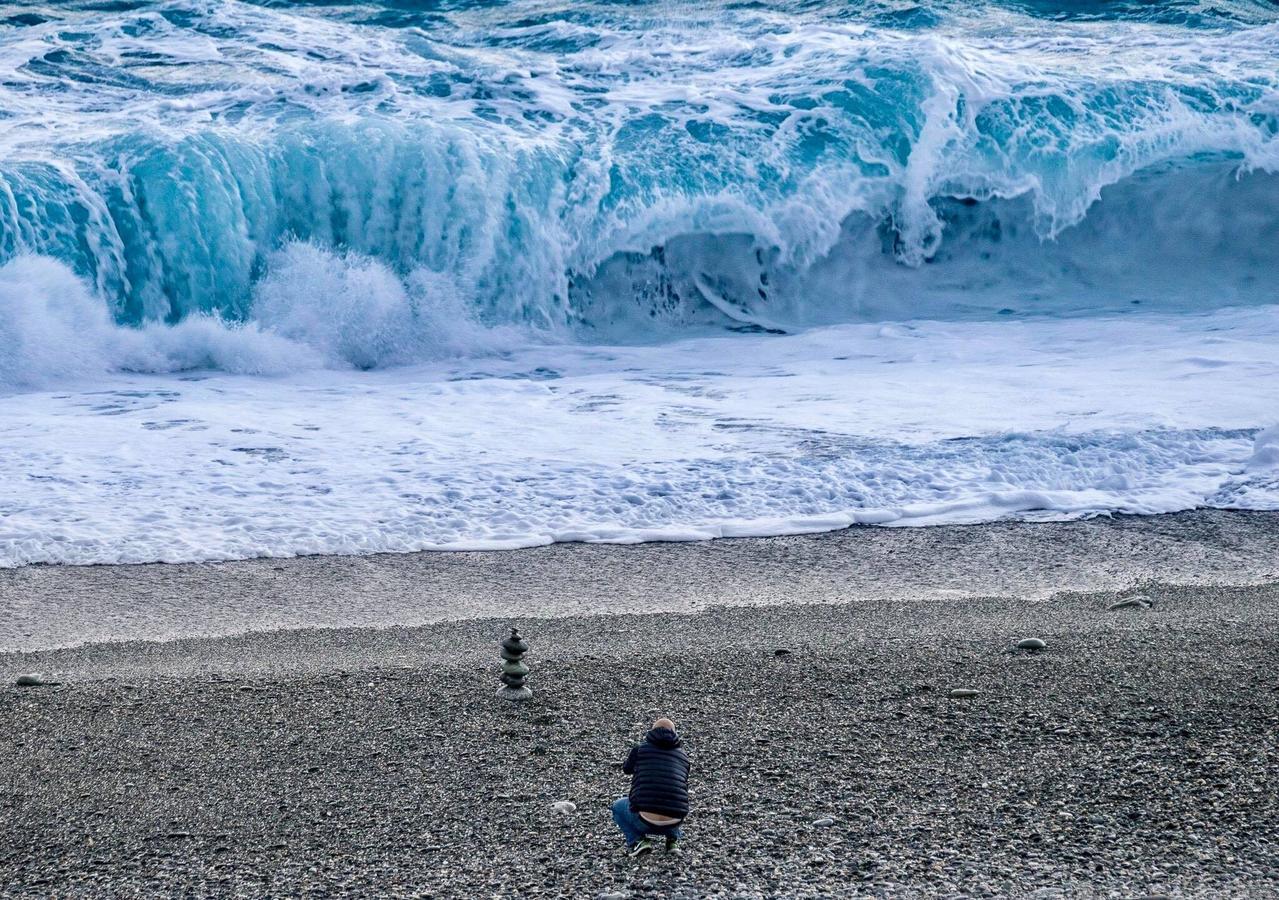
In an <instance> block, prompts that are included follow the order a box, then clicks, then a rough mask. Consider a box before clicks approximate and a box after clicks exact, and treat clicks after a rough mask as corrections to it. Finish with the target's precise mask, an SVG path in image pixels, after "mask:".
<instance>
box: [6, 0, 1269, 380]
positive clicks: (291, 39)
mask: <svg viewBox="0 0 1279 900" xmlns="http://www.w3.org/2000/svg"><path fill="white" fill-rule="evenodd" d="M1245 7H1246V9H1245ZM842 9H843V8H842V7H840V10H842ZM921 9H924V8H921ZM868 10H869V11H868V12H866V13H865V15H863V16H861V17H860V18H857V17H850V15H849V14H847V12H846V11H843V12H840V11H839V10H835V9H834V8H833V7H832V9H831V10H826V11H822V10H820V9H819V10H818V11H816V12H814V11H813V8H812V7H811V6H806V7H805V8H804V10H803V11H798V10H791V9H787V8H785V7H769V6H758V7H752V8H751V9H745V10H743V9H736V8H732V7H728V6H716V5H709V6H705V7H704V8H701V9H700V10H684V11H682V12H672V11H671V10H670V9H669V8H667V7H665V6H664V7H663V10H661V11H659V10H657V9H656V8H655V7H648V6H640V7H637V8H635V9H631V10H628V11H623V12H618V11H617V10H613V9H609V8H600V9H591V10H590V11H589V12H588V13H583V14H582V15H580V16H576V17H569V18H564V17H561V16H558V15H557V14H553V13H552V12H548V11H543V13H541V14H538V15H532V14H530V15H529V16H528V17H526V18H525V19H521V20H519V21H518V22H517V24H506V25H504V26H503V27H497V24H496V21H495V20H494V19H492V18H491V14H490V13H488V12H486V11H485V9H484V8H483V7H482V6H480V7H470V6H468V5H466V4H463V5H461V6H459V7H458V8H457V9H456V10H454V11H452V12H451V13H449V14H447V15H446V14H443V13H440V14H437V15H433V16H431V17H426V16H425V14H422V16H420V17H418V18H416V19H415V18H413V16H411V15H408V14H405V16H404V17H403V18H394V17H392V18H383V19H379V20H378V21H377V22H375V23H370V22H369V21H364V20H361V19H360V18H359V16H358V15H356V14H355V13H352V14H351V15H350V16H347V17H346V18H341V17H339V18H324V19H321V18H319V17H316V16H309V15H307V14H305V13H304V12H298V11H296V10H291V9H287V8H286V9H275V8H270V7H269V6H267V7H263V6H257V5H251V4H245V3H224V4H208V3H200V2H177V3H162V4H160V3H157V4H140V5H138V6H137V7H136V8H134V9H133V10H132V11H131V12H127V13H120V14H114V15H112V16H106V15H103V14H101V13H95V12H94V11H92V10H87V11H75V10H74V9H72V10H71V11H68V12H66V13H64V15H65V18H61V19H60V18H57V17H43V16H34V17H29V19H27V20H24V22H23V23H21V24H18V25H12V24H11V25H10V26H9V27H8V28H7V30H6V31H5V32H4V33H3V34H2V35H0V63H2V64H3V66H4V68H5V70H6V72H7V73H8V75H7V78H6V82H5V86H4V87H3V88H0V97H3V99H4V101H5V102H4V106H5V108H6V109H9V110H12V111H13V119H12V121H11V123H10V124H11V126H12V127H9V128H8V129H7V130H6V134H5V136H4V138H3V140H2V142H3V149H4V150H5V153H4V157H3V162H0V260H8V262H7V264H5V266H4V268H3V270H0V273H2V274H0V282H2V287H0V290H2V291H3V298H0V304H2V305H0V346H2V347H4V348H5V349H4V351H3V352H4V356H3V357H2V358H0V359H2V361H0V379H3V381H4V382H5V383H8V384H15V383H19V384H20V383H38V382H42V381H47V380H50V379H54V380H56V378H57V377H58V375H59V373H66V374H75V373H76V372H77V371H82V370H84V369H86V368H87V369H91V370H95V371H97V370H100V369H113V368H116V369H135V370H137V369H140V370H146V371H155V370H159V371H170V370H174V369H182V368H188V367H200V366H205V365H211V366H215V367H218V368H223V369H227V370H229V371H236V372H274V371H288V370H292V369H294V368H297V367H309V366H317V365H322V366H332V365H343V366H345V365H350V366H356V367H361V368H368V367H378V366H385V365H395V364H400V363H405V362H412V361H417V360H422V359H431V358H438V357H439V356H441V355H456V354H462V355H465V354H468V353H483V352H489V351H491V350H492V349H494V347H500V346H505V345H506V343H508V342H509V341H511V340H514V339H515V338H514V337H513V335H515V334H517V333H519V334H523V335H525V336H526V337H537V338H550V339H556V340H585V341H596V340H606V341H609V342H623V343H625V342H636V341H640V342H644V341H651V340H655V339H661V338H663V337H665V336H670V335H684V334H687V333H689V332H690V330H696V329H704V328H732V329H737V330H748V331H750V330H756V331H758V330H779V331H787V330H791V329H794V328H802V327H805V326H808V325H813V324H826V323H833V322H843V321H854V320H878V319H891V320H901V319H912V318H924V317H927V318H952V317H972V316H988V315H1005V316H1006V315H1026V314H1050V315H1077V314H1090V313H1096V312H1114V311H1117V310H1124V309H1131V308H1133V307H1134V306H1138V307H1140V308H1142V309H1158V310H1163V311H1186V310H1200V309H1207V308H1213V307H1221V306H1228V305H1247V304H1259V303H1275V302H1279V286H1277V285H1276V282H1275V280H1274V279H1273V277H1270V275H1269V274H1268V273H1272V272H1274V271H1276V270H1277V269H1279V75H1276V73H1275V69H1274V66H1273V60H1274V58H1275V54H1276V52H1277V51H1279V25H1276V24H1275V22H1274V21H1273V20H1272V19H1273V17H1269V18H1268V17H1267V15H1265V14H1263V12H1264V10H1263V9H1262V8H1261V7H1253V6H1250V5H1247V4H1244V5H1237V8H1236V7H1231V9H1230V10H1229V12H1230V14H1229V15H1226V14H1224V13H1223V14H1222V15H1221V17H1220V18H1218V19H1214V20H1213V21H1212V22H1211V23H1198V22H1192V23H1189V24H1187V23H1186V22H1182V21H1180V20H1178V24H1171V23H1170V22H1168V21H1163V20H1155V21H1150V20H1140V21H1134V20H1130V19H1125V18H1124V17H1123V16H1122V15H1120V16H1118V17H1117V18H1115V19H1113V20H1110V21H1106V22H1098V21H1093V20H1092V18H1097V17H1092V18H1090V17H1089V16H1082V15H1081V16H1076V17H1071V18H1069V19H1068V20H1064V21H1046V20H1045V19H1043V18H1042V17H1041V16H1040V15H1038V14H1037V13H1038V12H1039V11H1037V10H1035V9H1031V8H1028V7H1026V6H1024V5H1020V6H1018V5H1014V6H1001V5H998V4H973V5H968V6H964V5H956V4H937V5H935V6H932V7H927V10H928V12H927V14H923V13H921V14H920V15H917V16H914V17H909V16H889V15H887V13H886V12H885V10H884V9H881V8H880V7H878V6H873V5H872V6H871V7H868ZM1245 13H1246V14H1245ZM1099 16H1100V14H1099ZM68 23H73V24H74V25H75V26H76V28H75V30H69V29H68V27H67V26H68ZM1196 25H1201V26H1202V27H1192V26H1196ZM370 73H375V74H373V75H370ZM46 121H49V122H53V123H54V124H55V128H54V129H53V130H52V131H50V130H49V129H48V128H47V127H46V126H45V125H44V124H42V123H44V122H46ZM67 134H74V135H76V138H75V139H74V140H71V139H56V136H57V135H67ZM51 135H52V136H54V137H55V139H53V140H51V139H50V138H51ZM495 329H496V331H495ZM503 329H505V330H503ZM58 348H62V349H58ZM62 354H65V356H64V355H62Z"/></svg>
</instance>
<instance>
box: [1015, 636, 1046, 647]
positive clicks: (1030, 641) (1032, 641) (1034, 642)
mask: <svg viewBox="0 0 1279 900" xmlns="http://www.w3.org/2000/svg"><path fill="white" fill-rule="evenodd" d="M1047 646H1048V645H1047V644H1045V643H1044V642H1043V641H1041V640H1040V639H1039V638H1022V639H1021V640H1020V641H1018V642H1017V649H1018V650H1042V649H1044V648H1045V647H1047Z"/></svg>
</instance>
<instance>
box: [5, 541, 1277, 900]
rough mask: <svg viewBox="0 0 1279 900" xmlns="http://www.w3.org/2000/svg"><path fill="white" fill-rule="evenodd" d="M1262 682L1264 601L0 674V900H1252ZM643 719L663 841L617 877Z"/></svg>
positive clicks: (971, 602)
mask: <svg viewBox="0 0 1279 900" xmlns="http://www.w3.org/2000/svg"><path fill="white" fill-rule="evenodd" d="M1150 521H1151V523H1152V527H1158V528H1167V527H1170V526H1169V523H1167V522H1166V521H1165V522H1160V521H1159V520H1150ZM1190 521H1192V522H1193V517H1192V518H1191V520H1190ZM1267 521H1273V520H1272V519H1267V517H1265V516H1261V517H1251V518H1250V519H1249V521H1248V527H1249V528H1253V529H1256V528H1259V527H1262V525H1263V524H1264V523H1265V522H1267ZM1218 525H1220V523H1218ZM1043 527H1049V526H1043ZM1125 527H1126V526H1125ZM1172 527H1175V528H1182V527H1189V526H1185V525H1175V526H1172ZM921 533H925V532H917V533H915V534H916V535H918V534H921ZM967 533H968V534H970V535H972V538H971V539H972V540H977V539H978V538H979V537H980V534H979V529H974V530H972V531H969V532H967ZM1065 533H1069V532H1065ZM1214 533H1215V534H1216V535H1217V537H1216V538H1215V540H1217V541H1218V543H1221V544H1222V545H1223V546H1227V545H1229V544H1230V543H1231V541H1230V540H1229V538H1228V535H1229V533H1230V527H1229V526H1227V527H1225V528H1224V529H1223V528H1221V527H1218V528H1216V529H1215V530H1214ZM879 536H880V535H879V534H876V535H875V538H876V539H878V538H879ZM937 538H938V539H939V540H940V539H942V536H941V535H937ZM790 540H794V541H799V542H804V541H809V542H818V545H819V546H822V547H825V548H826V550H827V551H828V552H834V551H835V550H836V549H840V548H842V549H843V550H844V551H848V550H849V548H850V547H855V546H856V543H855V542H856V540H857V537H856V535H853V536H852V537H846V538H844V539H842V540H843V541H844V543H840V542H839V540H838V539H832V538H830V537H812V538H797V539H790ZM849 541H852V542H853V543H848V542H849ZM822 542H824V543H822ZM1067 544H1068V541H1065V542H1063V547H1065V546H1066V545H1067ZM739 546H742V547H748V546H749V542H743V543H742V544H741V545H739ZM628 552H635V553H637V556H636V557H635V558H643V557H644V556H645V554H646V553H650V552H651V551H648V550H646V548H634V549H633V550H632V551H628ZM814 552H815V551H814ZM1063 552H1066V551H1063ZM1202 552H1203V545H1202V544H1201V545H1199V549H1198V550H1196V551H1195V553H1197V554H1198V553H1202ZM747 555H748V556H749V554H747ZM1208 555H1209V556H1211V553H1209V554H1208ZM764 556H767V554H764ZM938 564H939V565H940V564H941V563H938ZM88 571H101V572H103V573H104V576H103V577H106V576H105V573H107V572H108V571H110V572H112V575H111V577H116V578H119V577H127V575H128V571H129V570H128V569H127V568H125V569H119V568H116V569H113V570H107V569H101V570H88ZM11 574H12V573H5V575H6V577H8V576H9V575H11ZM643 576H644V569H643V566H642V564H641V565H640V566H639V567H638V568H637V569H636V577H637V578H642V577H643ZM10 583H12V582H10ZM1125 601H1126V602H1125ZM512 624H517V625H518V626H519V627H520V628H521V630H522V633H523V634H524V635H525V637H526V639H527V641H528V643H529V645H530V647H531V649H530V652H529V655H528V657H527V659H526V661H527V662H528V664H529V666H530V669H531V674H530V676H529V680H528V684H529V686H530V687H532V688H533V690H534V697H533V699H532V700H531V701H529V702H527V703H522V704H512V703H508V702H505V701H499V700H498V698H496V696H495V694H494V692H495V689H496V687H497V685H498V682H497V678H496V676H497V671H498V656H497V644H498V641H499V640H501V638H502V637H503V636H504V635H505V633H506V630H507V628H508V627H509V626H510V625H512ZM1027 638H1032V639H1035V640H1037V641H1042V642H1043V648H1042V649H1019V648H1018V643H1019V642H1021V641H1023V640H1025V639H1027ZM1277 664H1279V583H1276V582H1275V581H1274V580H1266V579H1264V578H1263V579H1262V580H1261V581H1260V582H1259V583H1254V584H1246V585H1234V586H1229V585H1208V584H1192V585H1177V584H1173V583H1171V582H1168V581H1159V580H1149V579H1147V580H1142V581H1140V582H1139V583H1138V582H1136V581H1134V582H1133V583H1132V584H1130V585H1129V586H1128V587H1126V588H1120V589H1115V590H1098V591H1070V592H1061V593H1057V594H1052V595H1050V596H1047V597H1043V598H1040V599H1037V600H1033V601H1028V600H1026V599H1025V598H1024V597H1022V596H1019V595H1014V594H999V593H991V594H990V595H988V596H985V597H976V596H974V597H968V598H965V599H963V600H954V599H948V598H939V597H934V598H932V599H919V598H916V599H911V600H891V599H883V598H880V599H863V600H856V599H854V600H851V601H848V602H840V603H825V604H811V603H808V604H805V603H789V604H788V603H782V604H775V605H768V606H756V607H724V606H716V607H712V608H708V609H703V610H697V611H691V612H646V613H628V614H594V615H569V616H560V617H555V618H539V617H536V616H526V617H522V618H520V619H519V620H518V621H514V622H513V621H512V619H511V618H509V617H505V616H504V617H502V618H500V619H499V618H475V619H465V620H457V621H448V622H437V623H433V624H427V625H420V626H415V627H386V628H330V629H309V630H307V629H303V630H298V629H294V630H279V631H260V632H253V633H248V634H242V635H236V636H223V637H209V638H190V639H182V640H171V641H160V642H156V641H135V642H116V643H93V644H86V645H82V646H78V647H71V648H62V649H47V650H39V651H33V652H10V653H6V654H4V655H0V673H2V674H3V676H4V681H5V684H6V685H9V686H7V687H5V688H4V689H3V690H0V753H3V755H4V758H5V759H6V760H8V761H9V765H7V766H6V767H5V774H4V776H3V790H2V791H0V828H2V829H3V832H4V834H5V835H6V841H5V843H4V845H3V846H2V847H0V894H3V895H4V896H12V897H36V896H50V895H56V896H125V895H130V896H133V895H138V894H144V895H152V896H155V895H169V896H172V895H179V894H181V895H224V896H311V895H315V896H319V895H331V894H334V893H341V894H347V895H379V896H431V897H490V896H491V897H535V896H548V897H549V896H575V897H601V898H603V897H612V898H619V897H688V898H693V897H743V898H746V897H827V896H841V897H843V896H965V897H977V896H1010V897H1019V896H1038V897H1056V896H1061V897H1066V896H1070V897H1076V896H1082V897H1110V896H1115V897H1136V896H1194V897H1225V896H1257V897H1261V896H1272V895H1274V894H1275V893H1276V892H1279V804H1277V802H1276V792H1275V790H1274V785H1275V784H1276V783H1279V749H1277V747H1276V738H1275V735H1276V733H1279V689H1277V688H1276V683H1275V679H1274V672H1275V671H1276V665H1277ZM34 672H40V673H41V677H42V680H44V681H45V682H47V683H45V684H41V685H37V686H28V687H18V686H16V685H15V679H16V677H17V675H19V674H22V673H34ZM55 682H56V683H55ZM658 714H664V715H669V716H671V717H672V718H674V719H675V720H676V721H677V722H678V723H679V726H680V729H681V731H682V733H683V734H684V737H685V740H686V742H687V745H688V747H689V750H690V753H691V754H692V759H693V782H692V785H693V805H694V812H693V814H692V815H691V816H690V818H689V820H688V822H687V826H686V840H685V841H684V846H685V851H684V853H683V854H682V855H680V856H678V857H674V856H670V857H668V856H665V855H663V854H660V853H658V854H656V855H655V856H653V857H651V858H648V859H645V860H642V861H633V860H630V859H629V858H627V857H626V856H625V855H624V854H623V852H622V849H621V841H620V839H619V836H618V835H617V834H616V833H615V831H614V829H613V826H612V823H611V821H610V819H609V814H608V804H609V802H610V801H611V800H612V799H613V798H614V797H616V796H618V795H619V794H621V793H622V792H624V790H625V787H626V779H625V778H624V777H623V776H622V774H621V772H620V763H621V761H622V759H623V757H624V755H625V753H626V750H627V748H628V746H629V743H630V742H631V741H633V740H635V739H638V738H639V737H640V736H641V735H642V733H643V730H644V728H645V727H646V725H647V723H648V722H649V721H651V719H652V718H653V717H654V716H656V715H658Z"/></svg>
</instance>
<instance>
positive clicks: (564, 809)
mask: <svg viewBox="0 0 1279 900" xmlns="http://www.w3.org/2000/svg"><path fill="white" fill-rule="evenodd" d="M551 809H553V810H555V811H556V812H557V813H563V814H564V815H566V816H567V815H568V814H569V813H575V812H577V804H576V803H574V802H573V801H572V800H557V801H555V802H554V803H552V804H551Z"/></svg>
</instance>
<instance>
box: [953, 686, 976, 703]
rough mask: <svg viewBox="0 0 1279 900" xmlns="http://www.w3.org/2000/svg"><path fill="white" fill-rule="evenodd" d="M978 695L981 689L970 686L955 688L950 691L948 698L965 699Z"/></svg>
mask: <svg viewBox="0 0 1279 900" xmlns="http://www.w3.org/2000/svg"><path fill="white" fill-rule="evenodd" d="M978 696H981V691H978V690H974V689H972V688H955V689H954V690H952V691H951V692H950V699H952V700H965V699H967V698H969V697H978Z"/></svg>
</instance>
